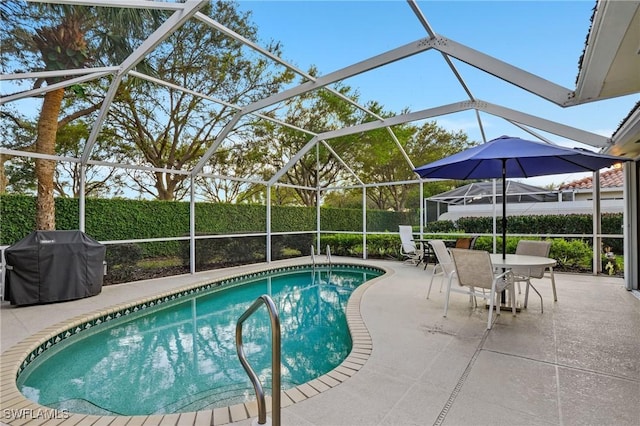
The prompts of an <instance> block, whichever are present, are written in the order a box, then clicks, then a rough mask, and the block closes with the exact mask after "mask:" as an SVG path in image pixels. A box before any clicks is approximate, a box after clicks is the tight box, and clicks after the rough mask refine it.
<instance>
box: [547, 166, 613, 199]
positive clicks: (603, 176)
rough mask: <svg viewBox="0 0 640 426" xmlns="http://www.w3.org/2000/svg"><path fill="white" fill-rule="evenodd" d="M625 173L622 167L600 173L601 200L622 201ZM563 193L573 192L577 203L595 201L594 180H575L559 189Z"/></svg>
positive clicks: (587, 178)
mask: <svg viewBox="0 0 640 426" xmlns="http://www.w3.org/2000/svg"><path fill="white" fill-rule="evenodd" d="M623 185H624V172H623V170H622V168H621V167H614V168H612V169H610V170H607V171H605V172H600V199H601V200H622V199H623V198H624V197H623ZM558 190H559V191H561V192H568V191H573V193H574V199H575V200H576V201H581V200H592V199H593V178H592V177H591V176H589V177H585V178H582V179H579V180H574V181H573V182H569V183H566V184H563V185H560V188H558Z"/></svg>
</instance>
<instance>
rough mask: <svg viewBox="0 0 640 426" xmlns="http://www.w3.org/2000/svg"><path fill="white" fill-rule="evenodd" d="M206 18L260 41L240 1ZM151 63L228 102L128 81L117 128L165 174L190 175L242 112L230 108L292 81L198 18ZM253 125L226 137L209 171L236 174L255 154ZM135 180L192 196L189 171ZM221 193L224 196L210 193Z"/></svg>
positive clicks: (139, 158) (162, 193) (114, 115)
mask: <svg viewBox="0 0 640 426" xmlns="http://www.w3.org/2000/svg"><path fill="white" fill-rule="evenodd" d="M205 13H208V14H210V15H211V16H212V17H213V18H214V19H215V20H216V21H217V22H219V23H220V24H222V25H224V26H225V27H227V28H229V29H231V30H233V31H234V32H236V33H238V34H241V35H242V36H244V37H245V38H247V39H249V40H253V41H257V36H256V33H257V29H256V28H255V27H253V26H252V25H251V24H250V22H249V16H250V15H249V14H247V13H245V14H242V13H240V12H239V11H238V10H237V5H236V4H235V3H231V2H222V1H219V2H216V3H215V4H213V5H212V6H211V7H210V9H208V10H206V11H205ZM268 50H270V51H271V52H273V53H275V54H280V51H279V46H278V45H277V44H272V45H270V46H268ZM148 63H149V64H150V66H151V67H152V68H153V69H155V71H156V74H157V75H156V76H157V77H158V78H160V79H162V80H164V81H167V82H169V83H172V84H174V85H176V86H180V87H184V88H186V89H189V90H190V91H194V92H197V93H199V94H201V95H203V96H205V97H208V98H214V99H219V100H221V101H223V102H224V103H216V102H212V101H211V100H210V99H206V98H204V97H202V96H197V95H194V94H192V93H189V92H186V91H184V90H180V89H178V88H176V87H163V86H162V87H161V86H158V85H156V84H153V83H149V82H145V81H140V80H138V79H134V78H130V79H128V80H127V81H126V82H124V83H123V86H122V90H121V92H120V93H119V94H118V96H117V97H116V99H115V100H114V103H113V107H112V109H111V110H110V119H111V121H112V123H113V126H114V130H115V131H116V132H117V135H118V137H119V139H120V140H121V142H122V143H123V144H124V145H123V147H122V149H128V150H129V152H130V153H131V154H132V158H133V161H134V163H135V164H146V165H150V166H152V167H155V168H159V169H170V170H190V169H191V168H192V167H193V166H194V165H195V164H196V162H197V161H198V160H199V159H201V158H202V155H203V154H204V153H205V151H206V149H207V148H208V147H209V146H210V145H211V144H213V143H214V141H215V140H216V137H217V136H218V134H219V132H220V130H221V129H222V128H223V127H224V125H225V124H226V123H227V122H228V121H229V120H230V119H231V117H232V116H233V115H234V114H235V113H236V112H237V110H236V109H235V108H233V107H231V106H229V105H230V104H232V105H244V104H248V103H251V102H254V101H256V100H258V99H262V98H264V97H267V96H269V95H271V94H273V93H275V92H277V91H278V90H280V88H281V86H282V84H283V83H286V82H289V81H290V80H291V78H292V73H291V72H290V71H288V70H279V69H276V68H275V67H274V66H273V65H272V64H270V62H269V61H267V60H266V59H265V58H264V57H261V56H255V57H254V56H252V55H250V54H249V53H247V52H246V51H245V49H244V48H243V44H242V43H240V42H238V41H236V40H234V39H232V38H229V37H227V36H226V35H224V34H222V33H220V32H219V31H215V30H212V29H211V28H209V27H208V26H206V25H204V24H203V23H202V22H199V21H195V20H194V21H189V22H187V23H185V24H184V25H183V27H182V28H180V29H178V30H177V31H176V32H175V33H173V34H172V35H171V36H170V37H169V38H168V39H167V40H166V41H165V42H164V43H162V44H160V45H159V46H158V47H157V48H156V50H155V51H154V52H152V53H151V55H150V56H149V58H148ZM249 124H250V121H249V120H244V121H241V122H240V124H239V126H237V127H236V128H234V129H233V131H232V132H231V133H229V134H228V135H227V136H226V138H225V142H224V144H223V145H222V146H221V147H220V154H219V155H217V156H214V157H213V158H212V159H211V161H210V163H209V164H208V165H207V167H206V168H205V170H204V172H206V173H210V172H211V173H213V172H214V171H215V172H216V173H218V174H229V175H233V172H234V168H236V167H238V163H236V164H233V162H235V160H236V159H237V158H238V157H237V156H238V155H244V154H246V153H248V152H250V150H247V149H246V146H245V144H246V143H247V142H246V141H247V138H248V137H250V133H249V134H248V133H246V132H247V130H246V129H247V128H248V127H249ZM129 142H130V143H129ZM127 143H129V144H128V145H127ZM132 148H134V149H132ZM227 154H230V155H227ZM229 161H233V162H232V163H231V164H229V163H228V162H229ZM227 166H228V167H227ZM243 170H246V167H244V169H243ZM132 176H133V177H134V180H135V182H136V185H137V186H138V188H139V190H140V191H142V192H146V193H148V194H149V195H152V196H154V197H156V198H158V199H161V200H175V199H181V198H182V197H183V196H184V195H185V194H186V191H187V190H188V187H187V185H186V183H185V179H187V177H188V175H186V174H183V173H172V172H165V171H155V172H153V173H146V172H142V171H137V172H136V173H135V174H134V175H132ZM214 193H215V194H217V191H216V190H212V191H210V192H209V193H208V195H209V196H214V195H213V194H214ZM215 196H217V195H215Z"/></svg>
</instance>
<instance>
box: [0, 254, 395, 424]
mask: <svg viewBox="0 0 640 426" xmlns="http://www.w3.org/2000/svg"><path fill="white" fill-rule="evenodd" d="M316 266H318V267H328V266H332V267H340V268H354V269H359V270H371V271H376V272H382V275H380V276H379V277H375V278H373V279H371V280H369V281H367V282H365V283H363V284H362V285H360V286H358V287H357V288H356V289H355V290H354V291H353V293H352V294H351V296H350V298H349V302H348V303H347V309H346V317H347V326H348V328H349V332H350V334H351V339H352V348H351V352H350V353H349V354H348V355H347V357H346V358H345V359H344V360H343V362H342V363H341V364H340V365H338V366H337V367H336V368H334V369H333V370H331V371H329V372H327V373H325V374H324V375H323V376H320V377H318V378H316V379H313V380H311V381H310V382H307V383H304V384H302V385H298V386H296V387H294V388H290V389H286V390H283V391H282V397H281V408H284V407H286V406H289V405H291V404H295V403H297V402H301V401H303V400H305V399H307V398H310V397H312V396H314V395H317V394H319V393H321V392H324V391H326V390H328V389H331V388H333V387H335V386H337V385H339V384H340V383H342V382H343V381H345V380H347V379H348V378H349V377H351V376H353V374H355V373H356V372H358V371H359V370H360V368H362V366H364V364H365V363H366V361H367V359H368V358H369V356H370V354H371V352H372V350H373V344H372V340H371V336H370V335H369V331H368V329H367V327H366V325H365V323H364V321H363V319H362V316H361V314H360V302H361V299H362V295H363V294H364V292H365V291H366V289H368V288H369V287H370V286H371V285H372V284H373V283H375V282H376V281H377V280H379V279H381V278H383V277H387V276H388V275H389V273H390V272H392V271H390V270H388V269H385V268H383V267H374V266H369V265H366V264H356V263H345V262H341V263H338V264H333V265H330V264H328V263H317V264H316ZM313 267H314V266H313V265H312V264H300V265H290V266H281V267H276V268H265V269H260V270H258V271H254V272H251V273H243V274H235V275H230V276H227V277H224V278H219V279H216V280H214V281H211V282H207V283H204V284H203V283H197V284H191V285H188V286H185V287H181V288H179V289H175V290H171V291H168V292H164V293H161V294H159V295H155V296H152V297H147V298H144V299H140V300H138V301H135V302H128V303H127V302H125V303H121V304H117V305H114V306H111V307H109V308H106V309H101V310H99V311H95V312H91V313H88V314H83V315H79V316H77V317H74V318H71V319H69V320H66V321H64V322H62V323H59V324H56V325H53V326H50V327H47V328H45V329H43V330H41V331H40V332H38V333H36V334H34V335H32V336H31V337H28V338H27V339H25V340H23V341H22V342H20V343H18V344H17V345H15V346H14V347H12V348H10V349H8V350H7V351H5V352H4V353H3V354H2V355H1V356H0V366H1V367H2V368H1V370H2V375H1V376H0V409H1V410H2V411H1V414H0V415H1V417H2V418H1V419H0V420H2V421H3V422H6V423H8V424H11V423H12V421H11V420H12V419H8V418H6V417H7V415H8V414H10V415H13V414H15V413H16V412H13V411H11V410H12V408H11V407H20V410H22V411H18V412H21V413H28V415H32V416H33V415H34V413H36V415H38V416H47V415H49V416H51V417H53V418H52V420H53V419H55V420H56V421H59V420H60V416H62V417H63V418H65V419H66V418H67V417H68V418H71V417H75V416H81V417H83V418H84V417H87V416H88V415H85V414H76V413H66V412H65V413H63V412H60V413H56V412H55V411H56V410H54V409H52V408H49V407H44V406H41V405H39V404H37V403H35V402H33V401H30V400H28V399H27V398H25V397H24V396H23V395H22V393H21V392H20V391H19V390H18V388H17V385H16V380H17V378H18V376H19V375H20V374H21V373H22V371H24V369H25V368H26V367H27V366H28V365H29V364H30V363H31V362H33V361H34V360H35V359H36V358H37V357H38V356H40V355H42V354H43V353H44V352H45V351H46V350H48V349H50V348H52V347H53V346H54V345H56V344H58V343H60V342H62V341H64V340H66V339H68V338H69V337H71V336H74V335H75V334H78V333H81V332H83V331H88V330H90V329H91V328H92V327H95V326H96V325H100V324H103V323H105V322H109V321H111V320H114V319H117V318H121V317H123V316H126V315H131V314H138V313H140V312H141V311H143V310H145V309H148V308H152V307H155V306H158V305H160V304H164V303H170V302H173V301H175V300H176V299H179V298H180V297H184V296H191V295H194V294H198V293H201V292H208V291H211V290H212V289H215V290H222V289H227V288H231V287H235V286H237V285H242V284H245V283H246V282H243V280H247V279H249V280H254V279H260V278H261V277H264V276H265V275H267V274H269V275H273V274H278V273H288V272H292V271H301V270H311V269H313ZM267 405H268V409H269V410H270V409H271V405H270V402H269V403H268V404H267ZM25 410H26V411H25ZM225 411H226V412H225ZM243 411H244V413H245V416H244V417H243V416H242V412H243ZM198 413H205V414H203V415H205V416H206V415H207V414H206V413H209V414H210V415H211V424H215V425H218V424H226V423H230V422H235V421H240V420H245V419H248V418H253V417H257V404H256V402H255V401H250V402H247V403H244V404H237V405H236V406H230V407H223V408H216V409H214V410H204V411H201V412H198ZM183 414H184V415H185V416H186V415H189V414H191V415H193V414H194V413H179V415H183ZM25 415H27V414H25ZM176 415H178V413H176ZM216 416H217V417H221V418H220V421H216ZM89 417H98V418H99V417H110V418H114V419H115V418H116V417H122V416H89ZM129 417H131V418H137V419H142V418H147V417H154V418H155V417H157V418H162V417H163V415H155V416H151V415H150V416H129ZM13 420H15V421H18V420H20V421H24V419H20V418H17V417H16V418H15V419H13ZM78 420H80V419H78ZM145 424H146V423H145Z"/></svg>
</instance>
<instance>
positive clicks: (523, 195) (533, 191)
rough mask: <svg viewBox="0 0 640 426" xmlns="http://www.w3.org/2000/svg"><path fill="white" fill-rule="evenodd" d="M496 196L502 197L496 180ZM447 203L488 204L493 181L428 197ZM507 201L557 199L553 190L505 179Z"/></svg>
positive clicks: (500, 183) (491, 194)
mask: <svg viewBox="0 0 640 426" xmlns="http://www.w3.org/2000/svg"><path fill="white" fill-rule="evenodd" d="M496 197H497V198H499V199H502V182H496ZM428 199H429V200H430V201H439V202H443V203H447V204H454V205H456V204H490V203H492V202H493V182H486V181H485V182H473V183H470V184H467V185H464V186H460V187H458V188H454V189H452V190H450V191H447V192H443V193H441V194H437V195H434V196H432V197H429V198H428ZM507 199H508V200H509V202H519V203H533V202H542V201H558V195H557V194H556V192H555V191H551V190H548V189H545V188H539V187H537V186H531V185H527V184H524V183H521V182H516V181H513V180H507Z"/></svg>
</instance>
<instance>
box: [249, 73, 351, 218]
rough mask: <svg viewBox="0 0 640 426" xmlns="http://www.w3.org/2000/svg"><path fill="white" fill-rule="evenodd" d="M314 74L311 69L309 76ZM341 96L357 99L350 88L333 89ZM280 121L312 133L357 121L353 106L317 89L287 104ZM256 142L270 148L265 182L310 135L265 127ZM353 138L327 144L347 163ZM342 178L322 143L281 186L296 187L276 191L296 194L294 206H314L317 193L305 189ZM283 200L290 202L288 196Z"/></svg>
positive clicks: (339, 167) (337, 164)
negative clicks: (284, 184)
mask: <svg viewBox="0 0 640 426" xmlns="http://www.w3.org/2000/svg"><path fill="white" fill-rule="evenodd" d="M316 73H317V71H316V70H315V69H311V70H310V71H309V74H310V75H315V74H316ZM336 90H337V91H339V92H340V93H341V94H343V95H345V96H348V97H350V98H351V99H353V100H357V94H356V93H355V92H353V91H352V89H351V88H350V87H349V86H339V87H337V89H336ZM284 115H285V117H284V118H283V121H286V122H287V123H290V124H292V125H294V126H297V127H300V128H303V129H307V130H309V131H311V132H314V133H322V132H326V131H329V130H335V129H339V128H341V127H344V126H349V125H352V124H355V123H356V122H357V121H358V119H359V118H360V116H359V114H358V113H357V111H356V109H355V107H354V106H353V105H351V104H349V103H347V102H346V101H344V100H343V99H340V98H339V97H338V96H337V95H336V94H334V93H332V92H330V91H328V90H326V89H319V90H316V91H312V92H308V93H305V94H304V95H301V96H298V97H295V98H292V99H290V100H289V101H287V102H286V111H285V114H284ZM259 135H260V136H259V139H257V140H256V143H259V144H264V145H266V146H268V147H269V151H268V158H269V161H268V164H269V166H268V167H265V168H264V171H263V174H264V176H265V178H266V179H268V178H269V177H270V176H272V175H273V174H274V173H276V172H277V171H278V170H280V169H281V168H283V167H285V166H286V165H287V163H288V162H289V161H290V160H291V159H292V158H293V157H294V156H295V155H296V154H297V153H298V152H299V151H300V149H302V148H303V147H304V146H305V145H307V143H308V142H309V141H310V140H311V139H312V137H313V136H312V135H310V134H308V133H303V132H301V131H299V130H296V129H291V128H289V127H284V126H274V125H268V126H265V127H264V128H263V130H262V132H261V133H260V134H259ZM354 139H355V136H346V137H341V138H336V139H332V140H330V141H326V142H327V144H328V145H329V146H330V147H331V150H333V151H334V152H335V153H336V154H338V155H339V156H340V158H341V159H342V160H343V161H346V162H347V163H348V162H349V158H350V156H351V155H352V147H353V146H352V141H353V140H354ZM345 178H346V179H348V177H345V168H344V166H343V165H342V164H341V162H340V161H339V159H338V158H337V157H336V156H335V155H334V154H333V153H332V152H331V151H330V150H329V149H327V148H326V147H325V146H323V145H322V144H319V145H318V148H317V150H316V149H312V150H310V151H309V152H308V153H306V154H305V155H304V156H303V157H302V158H300V159H299V160H298V161H297V162H296V163H295V164H294V165H293V166H292V167H290V168H289V169H288V170H287V171H286V173H285V175H284V177H283V181H284V182H283V183H287V184H291V185H296V186H294V187H289V188H286V189H285V188H284V187H280V188H277V189H276V191H277V192H280V193H282V192H291V191H295V194H296V196H297V199H298V200H297V201H298V202H297V204H302V205H305V206H313V205H315V204H316V192H315V191H311V190H308V189H305V188H316V187H317V186H318V185H320V186H326V185H328V184H336V182H339V181H341V180H343V179H345ZM285 199H288V200H290V198H289V197H286V198H285Z"/></svg>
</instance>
